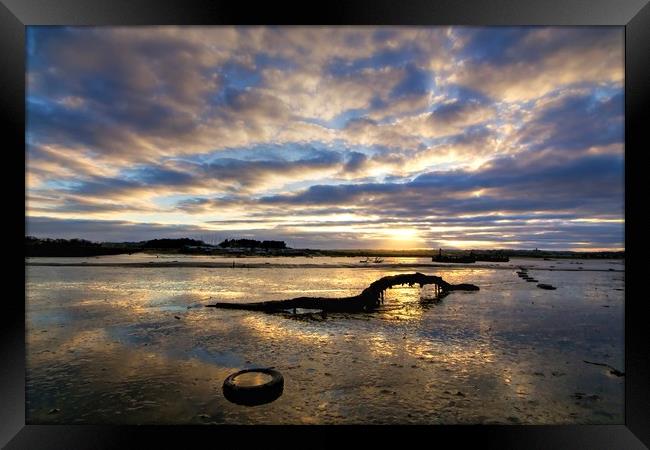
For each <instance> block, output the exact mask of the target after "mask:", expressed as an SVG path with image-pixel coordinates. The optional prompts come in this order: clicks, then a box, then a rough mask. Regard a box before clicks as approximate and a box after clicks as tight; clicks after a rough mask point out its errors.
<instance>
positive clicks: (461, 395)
mask: <svg viewBox="0 0 650 450" xmlns="http://www.w3.org/2000/svg"><path fill="white" fill-rule="evenodd" d="M456 395H457V396H459V397H465V394H463V393H462V392H460V391H458V392H456Z"/></svg>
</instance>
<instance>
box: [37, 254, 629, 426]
mask: <svg viewBox="0 0 650 450" xmlns="http://www.w3.org/2000/svg"><path fill="white" fill-rule="evenodd" d="M359 259H363V258H327V257H325V258H302V257H296V258H241V259H240V258H236V259H234V260H235V261H236V262H240V261H241V260H247V261H255V262H269V266H270V267H268V268H257V269H247V268H240V267H235V268H196V267H150V268H134V267H126V266H125V267H92V266H90V265H89V266H88V267H48V266H28V267H27V268H26V270H27V283H26V294H27V297H26V314H27V316H26V320H27V422H28V423H90V424H100V423H126V424H176V423H205V424H215V423H216V424H226V423H227V424H230V423H241V424H267V423H268V424H276V423H282V424H343V423H352V424H365V423H382V424H384V423H421V424H438V423H440V424H456V423H506V424H512V423H515V424H518V423H522V424H585V423H590V424H591V423H598V424H604V423H607V424H620V423H623V406H624V403H623V400H624V382H625V377H616V376H614V375H612V374H611V373H610V372H609V369H607V368H606V367H602V366H596V365H591V364H587V363H585V362H584V360H587V361H594V362H601V363H606V364H609V365H611V366H613V367H615V368H617V369H619V370H622V371H623V370H624V367H623V363H624V342H623V317H624V291H623V289H624V266H623V262H622V261H603V260H600V261H574V260H555V261H544V260H540V259H512V260H511V262H510V263H492V264H489V263H487V264H486V265H484V266H482V267H453V266H447V267H432V268H430V269H423V268H421V267H418V268H417V269H413V268H408V267H404V268H402V267H400V268H399V269H394V268H391V269H386V268H380V267H373V264H370V265H369V266H368V267H356V268H353V267H348V266H350V265H354V264H356V265H359V264H358V263H359V261H358V260H359ZM150 260H157V261H160V260H163V261H179V262H183V261H204V260H205V261H233V259H232V258H231V259H228V258H215V257H188V256H182V255H164V256H163V255H160V257H159V258H156V255H130V256H129V255H122V256H108V257H99V258H30V259H29V261H30V262H37V263H38V262H83V261H86V262H88V263H89V264H92V262H98V261H103V262H126V263H128V262H143V261H150ZM384 260H385V262H386V263H396V264H414V263H426V262H427V261H428V260H427V258H384ZM274 263H281V264H287V263H290V264H296V266H295V267H293V268H277V267H273V264H274ZM314 263H319V264H320V263H322V264H327V265H328V267H320V268H305V267H303V266H301V264H314ZM519 266H526V267H529V273H530V274H531V275H533V276H534V277H535V278H536V279H538V280H539V282H541V283H550V284H553V285H554V286H557V288H558V289H557V290H555V291H546V290H542V289H539V288H537V287H536V283H527V282H526V281H524V280H521V279H519V277H517V276H516V274H515V270H517V269H516V268H517V267H519ZM551 269H552V270H551ZM416 270H417V271H420V272H423V273H427V274H435V275H440V276H442V277H443V278H444V279H445V280H446V281H448V282H451V283H474V284H477V285H479V286H480V288H481V290H480V291H478V292H453V293H451V294H450V295H448V296H447V297H445V298H444V299H443V300H442V301H440V302H436V301H432V300H431V297H432V295H433V293H432V289H429V288H428V287H425V288H424V289H419V288H418V287H412V288H411V287H406V286H404V287H395V288H394V289H392V290H389V291H388V292H387V295H386V301H385V303H384V305H383V306H382V308H381V309H380V310H378V311H376V312H373V313H368V314H329V315H327V317H322V316H320V315H319V314H306V315H300V314H298V315H296V316H293V315H289V314H288V315H286V316H283V315H269V314H264V313H258V312H251V311H234V310H217V309H213V308H205V307H204V305H206V304H210V303H212V302H215V301H232V302H247V301H255V300H273V299H285V298H291V297H297V296H303V295H308V296H331V297H339V296H346V295H355V294H357V293H359V292H360V291H361V290H362V289H363V288H365V287H366V286H367V285H368V284H370V283H371V282H372V281H374V280H376V279H377V278H380V277H382V276H385V275H391V274H395V273H403V272H415V271H416ZM271 366H273V367H275V368H276V369H277V370H279V371H280V372H282V374H283V375H284V386H285V387H284V394H283V395H282V396H281V397H280V398H279V399H278V400H276V401H275V402H273V403H270V404H267V405H262V406H256V407H245V406H239V405H235V404H232V403H230V402H228V401H227V400H226V399H225V398H224V397H223V394H222V392H221V386H222V383H223V380H224V379H225V378H226V377H227V376H228V375H230V374H231V373H233V372H236V371H238V370H241V369H245V368H251V367H271Z"/></svg>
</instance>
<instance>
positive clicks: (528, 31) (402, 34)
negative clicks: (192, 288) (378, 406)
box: [26, 27, 624, 250]
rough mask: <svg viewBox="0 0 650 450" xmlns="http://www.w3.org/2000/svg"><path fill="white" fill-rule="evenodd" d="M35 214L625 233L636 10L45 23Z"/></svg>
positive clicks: (392, 240) (135, 233)
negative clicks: (587, 22) (461, 18)
mask: <svg viewBox="0 0 650 450" xmlns="http://www.w3.org/2000/svg"><path fill="white" fill-rule="evenodd" d="M26 50H27V65H28V67H27V74H26V77H27V99H26V101H27V131H26V139H27V149H26V168H27V171H26V183H27V191H26V214H27V217H26V222H27V234H30V235H34V236H39V237H63V238H75V237H78V238H84V239H90V240H95V241H140V240H146V239H153V238H161V237H193V238H204V239H206V240H212V241H216V242H218V241H220V240H222V239H225V238H242V237H246V238H257V239H280V240H284V241H286V242H287V244H288V245H290V246H292V247H312V248H391V249H396V248H405V249H406V248H438V247H443V248H452V247H455V248H476V249H479V248H521V249H529V248H540V249H550V250H554V249H555V250H557V249H562V250H591V249H613V250H620V249H623V248H624V235H623V229H624V178H623V175H624V146H623V143H624V121H623V118H624V97H623V92H624V90H623V86H624V65H623V64H624V29H623V28H622V27H586V28H585V27H583V28H567V27H550V28H548V27H523V28H513V27H500V28H474V27H451V28H450V27H427V28H415V27H397V28H394V27H351V28H347V27H346V28H343V27H331V28H322V27H277V28H274V27H131V28H117V27H115V28H113V27H89V28H65V27H29V28H28V35H27V49H26Z"/></svg>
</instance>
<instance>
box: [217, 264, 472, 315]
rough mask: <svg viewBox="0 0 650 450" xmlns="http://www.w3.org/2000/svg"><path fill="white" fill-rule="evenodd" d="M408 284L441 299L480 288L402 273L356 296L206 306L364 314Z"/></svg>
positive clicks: (417, 273) (380, 280)
mask: <svg viewBox="0 0 650 450" xmlns="http://www.w3.org/2000/svg"><path fill="white" fill-rule="evenodd" d="M404 284H408V285H409V286H413V285H414V284H419V285H420V287H422V286H424V285H425V284H433V285H435V288H436V295H437V298H442V297H444V296H445V295H447V294H448V293H449V292H451V291H478V290H479V287H478V286H475V285H473V284H466V283H462V284H450V283H447V282H446V281H445V280H443V279H442V278H441V277H437V276H435V275H425V274H423V273H420V272H416V273H404V274H399V275H390V276H386V277H382V278H380V279H378V280H376V281H374V282H372V283H371V284H370V286H368V287H367V288H365V289H364V290H363V292H361V294H359V295H354V296H352V297H342V298H330V297H297V298H292V299H289V300H271V301H266V302H256V303H215V304H214V305H206V306H209V307H213V308H224V309H246V310H252V311H264V312H268V313H281V312H285V311H286V310H291V309H297V308H300V309H317V310H321V311H324V312H364V311H372V310H373V309H375V308H377V307H378V306H379V305H380V304H381V303H382V302H383V300H384V292H385V291H386V289H390V288H392V287H393V286H398V285H404Z"/></svg>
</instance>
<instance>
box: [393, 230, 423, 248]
mask: <svg viewBox="0 0 650 450" xmlns="http://www.w3.org/2000/svg"><path fill="white" fill-rule="evenodd" d="M384 235H385V242H386V245H387V246H388V247H390V248H394V249H405V248H416V247H421V241H422V239H421V237H420V233H419V232H418V230H416V229H414V228H390V229H386V230H384Z"/></svg>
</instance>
